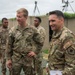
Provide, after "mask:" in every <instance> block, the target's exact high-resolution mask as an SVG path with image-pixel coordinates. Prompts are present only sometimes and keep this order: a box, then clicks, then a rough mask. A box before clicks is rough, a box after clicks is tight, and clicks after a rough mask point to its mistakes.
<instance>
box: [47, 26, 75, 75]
mask: <svg viewBox="0 0 75 75" xmlns="http://www.w3.org/2000/svg"><path fill="white" fill-rule="evenodd" d="M72 34H73V33H72V32H71V31H70V30H69V29H67V28H66V27H63V28H62V29H61V31H60V32H58V33H56V34H55V32H54V33H53V36H52V40H51V43H50V50H49V56H48V59H49V69H50V70H60V71H62V75H75V37H74V36H73V35H72Z"/></svg>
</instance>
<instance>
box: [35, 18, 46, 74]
mask: <svg viewBox="0 0 75 75" xmlns="http://www.w3.org/2000/svg"><path fill="white" fill-rule="evenodd" d="M40 23H41V18H40V17H35V19H34V26H35V27H36V28H37V30H38V32H39V33H40V35H41V37H42V39H43V44H44V41H45V36H46V32H45V29H44V28H43V27H42V26H41V25H40ZM42 59H43V56H42V51H40V53H39V54H38V55H37V59H36V60H35V69H36V71H37V75H43V68H42Z"/></svg>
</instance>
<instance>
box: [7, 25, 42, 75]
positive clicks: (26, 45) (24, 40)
mask: <svg viewBox="0 0 75 75" xmlns="http://www.w3.org/2000/svg"><path fill="white" fill-rule="evenodd" d="M34 44H36V45H35V46H36V47H35V49H34ZM42 46H43V40H42V38H41V36H40V35H39V33H38V31H37V29H36V28H34V27H33V26H30V25H27V26H26V27H25V28H23V29H21V27H20V26H19V25H18V26H15V27H13V28H11V30H10V31H9V39H8V50H7V60H9V59H11V60H12V70H13V73H14V75H20V72H21V69H23V71H24V73H25V75H33V71H32V69H33V68H32V64H33V63H32V61H33V57H29V56H28V55H27V54H28V53H29V52H30V51H34V52H35V53H36V54H39V52H40V50H41V48H42Z"/></svg>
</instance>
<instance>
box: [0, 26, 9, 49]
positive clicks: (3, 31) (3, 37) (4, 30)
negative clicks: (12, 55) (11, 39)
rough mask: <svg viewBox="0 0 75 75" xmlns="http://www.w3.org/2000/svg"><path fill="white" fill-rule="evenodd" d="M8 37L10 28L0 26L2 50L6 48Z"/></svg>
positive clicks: (0, 47)
mask: <svg viewBox="0 0 75 75" xmlns="http://www.w3.org/2000/svg"><path fill="white" fill-rule="evenodd" d="M7 37H8V28H3V26H1V27H0V50H5V49H6V40H7Z"/></svg>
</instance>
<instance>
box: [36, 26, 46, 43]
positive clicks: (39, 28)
mask: <svg viewBox="0 0 75 75" xmlns="http://www.w3.org/2000/svg"><path fill="white" fill-rule="evenodd" d="M37 30H38V32H39V33H40V34H41V37H42V39H43V42H44V41H45V37H46V31H45V29H44V28H43V27H42V26H40V25H39V26H38V27H37Z"/></svg>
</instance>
